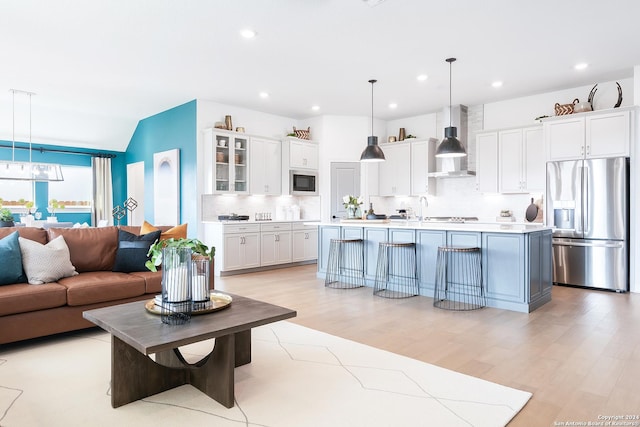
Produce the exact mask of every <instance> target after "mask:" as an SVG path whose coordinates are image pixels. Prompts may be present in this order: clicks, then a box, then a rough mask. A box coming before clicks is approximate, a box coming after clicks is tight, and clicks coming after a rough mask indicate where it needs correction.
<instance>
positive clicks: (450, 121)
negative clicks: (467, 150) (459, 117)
mask: <svg viewBox="0 0 640 427" xmlns="http://www.w3.org/2000/svg"><path fill="white" fill-rule="evenodd" d="M455 60H456V58H447V59H445V61H447V62H448V63H449V127H451V123H452V119H451V79H452V77H451V75H452V74H451V68H452V67H451V63H452V62H455Z"/></svg>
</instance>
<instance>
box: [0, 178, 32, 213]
mask: <svg viewBox="0 0 640 427" xmlns="http://www.w3.org/2000/svg"><path fill="white" fill-rule="evenodd" d="M0 199H2V200H1V202H0V204H1V205H2V207H5V208H9V209H11V211H12V212H21V210H22V209H23V208H24V207H25V206H24V205H25V203H26V202H28V201H33V200H34V197H33V182H32V181H12V180H9V179H3V180H0Z"/></svg>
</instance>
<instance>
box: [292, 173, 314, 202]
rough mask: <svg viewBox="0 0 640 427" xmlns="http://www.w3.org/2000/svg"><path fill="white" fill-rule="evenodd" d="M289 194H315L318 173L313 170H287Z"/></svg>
mask: <svg viewBox="0 0 640 427" xmlns="http://www.w3.org/2000/svg"><path fill="white" fill-rule="evenodd" d="M289 194H291V195H293V196H317V195H318V174H317V173H316V172H313V171H296V170H290V171H289Z"/></svg>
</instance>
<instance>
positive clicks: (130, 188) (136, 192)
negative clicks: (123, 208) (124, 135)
mask: <svg viewBox="0 0 640 427" xmlns="http://www.w3.org/2000/svg"><path fill="white" fill-rule="evenodd" d="M127 197H131V198H133V199H134V200H135V201H136V202H138V207H137V208H135V209H134V210H132V211H129V212H128V214H127V225H142V222H143V221H144V162H136V163H129V164H128V165H127Z"/></svg>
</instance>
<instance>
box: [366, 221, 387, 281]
mask: <svg viewBox="0 0 640 427" xmlns="http://www.w3.org/2000/svg"><path fill="white" fill-rule="evenodd" d="M387 239H388V234H387V229H386V228H365V229H364V275H365V278H366V279H369V280H375V278H376V266H377V265H378V244H379V243H380V242H385V241H387Z"/></svg>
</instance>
